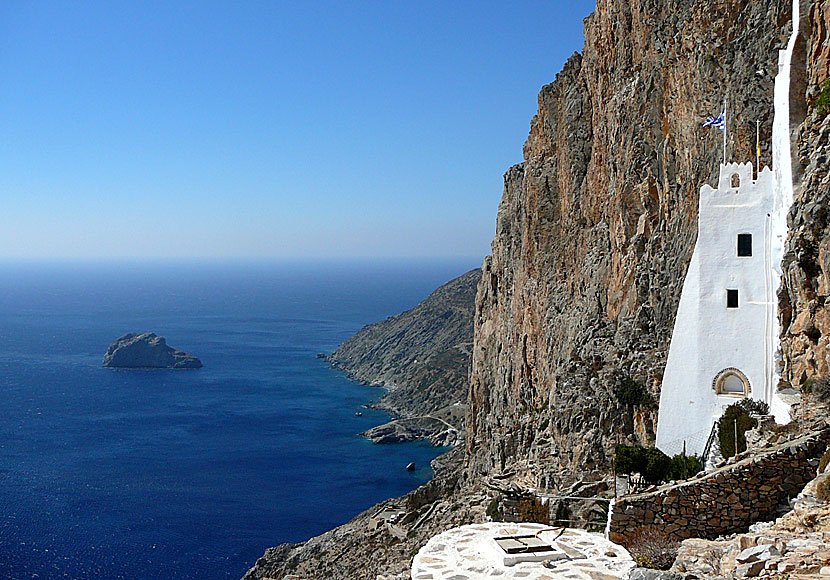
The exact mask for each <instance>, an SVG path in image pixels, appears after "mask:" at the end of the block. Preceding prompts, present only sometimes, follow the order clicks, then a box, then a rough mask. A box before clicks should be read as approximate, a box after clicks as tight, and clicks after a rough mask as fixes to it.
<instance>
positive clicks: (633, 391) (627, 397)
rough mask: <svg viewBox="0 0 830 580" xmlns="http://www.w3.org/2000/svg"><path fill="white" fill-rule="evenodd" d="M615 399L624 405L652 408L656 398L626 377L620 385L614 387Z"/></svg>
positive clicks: (639, 384)
mask: <svg viewBox="0 0 830 580" xmlns="http://www.w3.org/2000/svg"><path fill="white" fill-rule="evenodd" d="M614 398H615V399H617V401H618V402H619V403H621V404H623V405H642V406H646V407H648V406H651V405H653V404H654V397H652V396H651V393H649V392H648V391H647V390H646V388H645V387H644V386H643V385H642V384H641V383H638V382H637V381H635V380H634V379H632V378H630V377H625V378H624V379H622V381H620V383H619V384H616V385H614Z"/></svg>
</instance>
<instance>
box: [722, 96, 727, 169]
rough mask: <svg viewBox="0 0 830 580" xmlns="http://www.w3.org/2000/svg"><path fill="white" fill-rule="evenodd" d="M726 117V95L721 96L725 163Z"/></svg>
mask: <svg viewBox="0 0 830 580" xmlns="http://www.w3.org/2000/svg"><path fill="white" fill-rule="evenodd" d="M726 121H727V119H726V97H724V98H723V164H724V165H726V132H727V128H726V127H727V122H726Z"/></svg>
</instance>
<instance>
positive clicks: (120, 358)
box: [103, 332, 202, 369]
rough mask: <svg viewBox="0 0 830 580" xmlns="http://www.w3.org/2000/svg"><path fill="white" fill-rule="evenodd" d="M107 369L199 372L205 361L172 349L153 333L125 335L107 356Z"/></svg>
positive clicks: (116, 342)
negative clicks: (189, 370) (196, 370)
mask: <svg viewBox="0 0 830 580" xmlns="http://www.w3.org/2000/svg"><path fill="white" fill-rule="evenodd" d="M103 365H104V366H105V367H112V368H121V369H199V368H202V361H200V360H199V359H198V358H196V357H195V356H193V355H192V354H189V353H186V352H183V351H180V350H176V349H175V348H173V347H171V346H169V345H168V344H167V342H166V341H165V340H164V338H163V337H161V336H156V335H155V334H153V333H152V332H145V333H143V334H134V333H130V334H125V335H124V336H122V337H121V338H119V339H117V340H116V341H115V342H113V343H112V344H111V345H109V348H107V353H106V354H105V355H104V361H103Z"/></svg>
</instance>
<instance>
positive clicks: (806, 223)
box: [778, 1, 830, 387]
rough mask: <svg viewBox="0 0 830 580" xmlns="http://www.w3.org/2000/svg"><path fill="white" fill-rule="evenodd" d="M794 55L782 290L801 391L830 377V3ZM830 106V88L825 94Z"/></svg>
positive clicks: (816, 10)
mask: <svg viewBox="0 0 830 580" xmlns="http://www.w3.org/2000/svg"><path fill="white" fill-rule="evenodd" d="M799 28H800V31H799V32H800V34H799V38H798V40H797V41H796V45H795V51H794V54H793V62H794V69H797V70H798V71H799V73H800V74H799V75H797V76H796V75H793V77H794V78H793V81H794V82H793V83H792V86H791V91H790V94H791V98H793V95H795V97H796V100H795V103H794V106H793V107H792V111H791V115H790V128H791V132H792V135H793V142H794V155H793V178H794V181H795V199H794V202H793V206H792V208H791V210H790V214H789V216H788V222H789V229H790V235H789V239H788V240H787V247H786V254H785V256H784V260H783V263H782V267H783V272H784V277H783V280H782V286H781V289H780V291H779V296H778V297H779V307H780V320H781V331H782V335H781V339H782V347H783V348H782V350H783V353H782V354H783V363H784V368H783V372H782V379H783V380H784V381H786V382H788V383H790V384H792V385H793V386H796V387H798V386H800V385H802V384H803V383H805V381H807V380H808V379H810V378H817V377H824V376H826V375H828V374H829V373H830V343H828V337H830V310H828V308H830V302H827V297H828V295H830V277H828V276H829V275H830V213H829V212H830V115H828V113H830V110H828V108H827V105H823V104H822V102H823V101H822V84H824V83H825V82H826V81H827V79H828V76H830V48H828V43H827V39H828V36H827V35H828V28H830V4H828V3H827V2H822V1H814V2H802V6H801V25H800V27H799ZM824 99H826V100H827V102H830V87H827V88H825V90H824Z"/></svg>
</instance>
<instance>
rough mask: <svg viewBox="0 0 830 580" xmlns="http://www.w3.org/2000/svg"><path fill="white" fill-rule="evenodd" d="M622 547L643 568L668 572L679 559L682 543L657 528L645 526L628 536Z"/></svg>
mask: <svg viewBox="0 0 830 580" xmlns="http://www.w3.org/2000/svg"><path fill="white" fill-rule="evenodd" d="M622 545H623V546H624V547H625V549H626V550H628V551H629V552H630V553H631V557H632V558H634V561H635V562H637V565H638V566H640V567H642V568H654V569H657V570H668V569H669V568H671V566H672V564H674V560H675V558H677V550H678V548H679V547H680V542H679V541H678V540H677V539H676V538H675V537H673V536H671V535H669V534H668V532H666V531H665V530H663V529H662V528H660V527H657V526H645V527H642V528H638V529H637V530H634V531H633V532H631V533H630V534H627V535H626V536H625V538H624V539H623V541H622Z"/></svg>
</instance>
